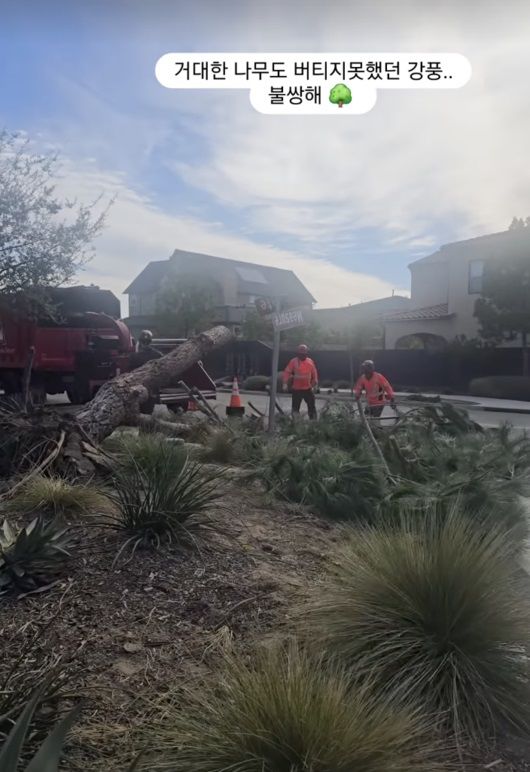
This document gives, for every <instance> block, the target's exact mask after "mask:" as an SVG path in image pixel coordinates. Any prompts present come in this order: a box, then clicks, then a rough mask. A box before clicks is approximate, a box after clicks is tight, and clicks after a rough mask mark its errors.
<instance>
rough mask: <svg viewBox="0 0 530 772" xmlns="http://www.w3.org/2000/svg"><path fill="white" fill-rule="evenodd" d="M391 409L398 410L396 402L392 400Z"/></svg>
mask: <svg viewBox="0 0 530 772" xmlns="http://www.w3.org/2000/svg"><path fill="white" fill-rule="evenodd" d="M390 407H391V408H392V410H395V409H396V400H395V399H391V400H390Z"/></svg>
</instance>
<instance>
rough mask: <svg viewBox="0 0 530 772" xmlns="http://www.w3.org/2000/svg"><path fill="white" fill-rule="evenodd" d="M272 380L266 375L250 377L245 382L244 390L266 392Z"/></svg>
mask: <svg viewBox="0 0 530 772" xmlns="http://www.w3.org/2000/svg"><path fill="white" fill-rule="evenodd" d="M270 380H271V379H270V378H268V377H267V376H266V375H250V376H249V377H248V378H246V379H245V380H244V381H243V389H245V391H265V390H266V388H267V386H268V385H269V384H270Z"/></svg>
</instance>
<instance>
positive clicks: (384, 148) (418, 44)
mask: <svg viewBox="0 0 530 772" xmlns="http://www.w3.org/2000/svg"><path fill="white" fill-rule="evenodd" d="M1 5H2V12H1V13H2V24H1V26H0V127H4V128H6V129H8V130H10V131H21V132H25V133H26V134H27V136H28V137H29V138H30V139H31V141H32V143H33V147H34V148H35V149H36V151H38V152H51V151H59V153H60V156H61V159H62V165H61V173H60V178H59V180H58V190H59V191H60V192H61V193H62V194H64V195H67V196H68V197H69V198H72V197H75V198H77V199H78V200H80V201H83V202H89V201H92V200H94V199H95V198H96V197H98V196H99V195H103V199H102V204H101V205H103V202H105V201H109V200H111V199H113V204H112V206H111V208H110V210H109V212H108V216H107V224H106V228H105V230H104V232H103V234H102V235H101V236H99V237H98V239H97V240H96V242H95V247H96V256H95V258H94V259H93V260H92V262H91V263H90V264H89V265H88V266H87V267H86V269H85V270H84V271H83V273H82V274H81V275H80V276H79V281H80V283H90V282H94V283H97V284H99V285H100V286H101V287H105V288H109V289H112V290H113V291H114V292H116V293H117V294H118V295H121V293H123V290H124V289H125V288H126V286H127V285H128V284H129V283H130V281H131V280H132V279H133V278H134V277H135V276H136V275H137V274H138V273H139V271H140V270H141V269H142V268H143V267H144V265H146V264H147V263H148V262H149V261H151V260H163V259H166V258H168V257H169V256H170V254H171V253H172V251H173V250H174V249H176V248H177V249H185V250H190V251H196V252H207V253H209V254H214V255H219V256H221V257H228V258H234V259H238V260H245V261H250V262H258V263H262V264H265V265H274V266H278V267H283V268H289V269H292V270H294V271H295V272H296V273H297V275H298V276H299V277H300V279H301V280H302V281H303V282H304V283H305V285H306V286H307V288H308V289H309V290H310V291H311V293H312V294H313V295H314V297H315V298H316V299H317V301H318V306H319V307H333V306H341V305H347V304H348V303H355V302H361V301H365V300H370V299H374V298H377V297H383V296H385V295H389V294H391V292H392V291H396V292H397V293H406V292H408V290H409V286H410V285H409V281H410V277H409V272H408V268H407V266H408V264H409V263H410V262H412V261H413V260H415V259H417V258H420V257H422V256H424V255H426V254H429V253H431V252H433V251H435V250H436V249H437V248H438V247H439V246H440V245H441V244H444V243H448V242H451V241H455V240H458V239H462V238H470V237H473V236H478V235H483V234H486V233H489V232H495V231H499V230H504V229H505V228H506V227H508V225H509V223H510V221H511V219H512V217H513V216H519V217H526V216H527V215H529V214H530V164H528V162H527V160H528V137H529V136H530V100H528V98H527V95H528V85H527V73H528V41H529V39H530V4H527V3H523V2H521V3H517V2H513V1H512V2H505V3H504V4H501V3H490V2H482V1H481V0H477V1H476V2H471V0H468V2H466V0H460V2H452V1H451V0H446V1H445V2H444V3H439V4H436V3H433V2H430V3H429V2H426V0H420V1H418V2H416V1H415V0H414V1H410V2H407V0H404V1H403V2H393V1H392V0H388V2H377V0H373V1H372V2H370V3H364V2H345V1H344V0H334V2H329V0H328V1H327V2H325V1H324V0H318V2H317V1H315V0H313V2H311V0H305V2H301V0H267V2H265V1H263V2H262V1H260V2H258V0H241V1H240V0H222V1H221V0H190V1H189V2H182V1H181V0H173V1H167V0H150V2H147V1H145V0H144V1H143V2H141V1H140V0H106V2H102V1H100V0H91V1H88V0H85V1H79V0H69V1H68V2H67V0H47V2H37V1H36V0H26V2H25V3H18V2H15V0H2V3H1ZM177 51H183V52H184V51H256V52H259V51H279V52H319V51H352V52H354V51H398V52H407V51H432V52H456V53H461V54H463V55H465V56H466V57H467V58H468V59H469V61H470V63H471V65H472V69H473V74H472V77H471V80H470V81H469V83H468V84H467V85H466V86H464V87H463V88H461V89H457V90H447V91H414V90H407V91H405V90H399V91H397V90H396V91H384V92H379V96H378V101H377V104H376V105H375V107H374V109H373V110H372V111H370V112H369V113H367V114H365V115H357V116H351V117H349V118H348V119H347V120H336V119H335V118H334V117H333V116H329V117H328V116H308V115H305V116H270V115H262V114H260V113H258V112H256V111H255V110H254V109H253V108H252V106H251V105H250V102H249V97H248V93H247V92H246V91H195V90H194V91H183V90H169V89H164V88H163V87H162V86H161V85H160V84H159V83H158V82H157V80H156V79H155V75H154V68H155V64H156V61H157V59H158V58H159V57H160V56H161V55H162V54H164V53H168V52H177ZM125 310H126V309H125Z"/></svg>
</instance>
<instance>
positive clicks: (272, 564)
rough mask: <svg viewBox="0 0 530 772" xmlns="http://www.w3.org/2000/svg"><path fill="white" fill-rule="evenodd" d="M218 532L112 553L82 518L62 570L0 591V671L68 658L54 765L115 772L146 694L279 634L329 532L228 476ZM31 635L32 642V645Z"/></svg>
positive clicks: (116, 537)
mask: <svg viewBox="0 0 530 772" xmlns="http://www.w3.org/2000/svg"><path fill="white" fill-rule="evenodd" d="M213 514H214V516H215V517H217V518H218V522H219V523H220V528H219V530H215V529H214V530H208V531H206V532H205V533H204V534H203V535H202V536H201V535H198V537H197V542H196V545H195V547H194V548H180V549H179V548H176V547H171V548H170V547H169V546H165V547H162V548H160V549H159V550H156V551H155V550H151V549H141V550H138V551H137V552H136V553H135V555H134V556H133V557H132V558H130V556H128V555H127V553H124V555H123V557H122V559H121V560H120V561H119V562H118V563H117V565H116V566H114V567H113V566H112V563H113V560H114V558H115V556H116V554H117V553H118V551H119V549H120V547H121V546H122V544H123V541H124V537H123V536H122V535H120V534H118V533H116V532H113V531H110V530H108V529H105V528H102V527H99V526H97V525H94V524H91V523H90V522H89V521H87V520H85V522H84V523H81V524H78V525H77V526H76V527H75V531H76V534H77V537H78V543H79V544H78V549H77V550H76V551H75V557H74V559H73V560H72V562H71V564H70V568H69V573H68V576H67V577H66V578H64V579H62V580H61V582H60V583H58V584H56V585H55V586H53V587H52V588H51V589H50V590H49V591H48V592H46V593H43V594H37V595H29V596H26V597H24V598H21V599H15V598H4V599H2V615H1V617H0V640H1V641H2V655H3V656H2V658H1V660H0V681H1V678H2V676H3V675H4V674H5V673H6V672H7V671H8V669H9V668H10V667H11V665H12V663H13V661H14V659H15V658H16V657H17V656H19V655H20V652H21V650H23V649H24V647H25V645H27V646H29V647H30V648H31V647H33V649H34V650H35V652H36V657H37V658H38V656H39V652H40V653H41V654H42V656H44V655H45V654H47V655H50V653H51V654H52V655H53V656H60V657H61V658H62V660H63V661H64V662H65V663H71V664H72V675H71V681H70V683H69V684H68V688H69V691H70V692H72V693H73V694H76V695H83V700H84V709H83V712H82V716H81V719H80V722H79V724H78V726H77V728H76V730H75V732H74V736H73V739H72V741H71V743H70V745H69V746H68V753H67V759H66V761H65V764H64V766H63V767H62V769H64V770H65V771H66V772H80V770H83V772H86V771H87V770H88V772H103V770H104V771H105V772H109V771H110V772H121V770H123V769H125V768H126V766H127V763H128V762H130V760H131V758H132V756H133V748H132V747H131V739H130V738H131V732H134V729H135V726H137V725H138V724H139V723H141V722H142V718H143V717H144V715H145V709H146V704H148V702H149V701H150V700H153V699H156V698H157V696H159V695H161V694H164V693H165V692H166V691H167V688H168V685H171V684H178V683H179V682H183V683H185V682H186V681H188V680H189V679H190V677H196V676H200V675H207V674H208V672H211V669H212V668H213V667H215V665H216V662H217V661H218V658H219V656H220V654H221V653H222V652H223V650H224V649H225V648H226V646H227V645H236V646H237V647H239V648H243V649H244V648H245V647H249V648H250V647H251V646H253V645H255V644H256V642H258V643H259V642H261V643H263V644H266V643H267V642H269V641H271V640H274V639H277V638H279V637H282V636H284V635H287V634H289V632H290V630H291V629H292V624H291V623H292V614H293V609H294V608H295V607H296V604H297V602H298V601H300V600H302V599H303V597H304V594H305V591H306V588H308V587H310V586H311V585H313V584H314V583H315V582H316V581H318V579H319V577H320V576H321V575H322V573H323V571H324V566H325V562H326V560H327V555H328V554H329V552H330V549H331V546H332V544H333V542H335V541H337V540H338V539H340V532H339V531H337V530H336V529H334V528H333V527H332V526H330V525H328V524H327V523H325V522H323V521H321V520H319V519H317V518H314V517H313V516H311V515H310V514H308V513H305V512H304V511H302V510H301V509H299V508H293V507H291V508H288V507H285V506H283V505H280V504H278V503H271V502H270V501H269V500H268V499H266V498H265V497H264V495H263V493H262V492H261V491H260V490H259V489H258V488H257V487H256V488H254V487H249V488H246V489H245V490H242V489H241V488H238V487H237V486H236V485H234V487H233V488H232V489H231V491H230V492H229V494H228V495H227V497H226V498H225V500H224V502H223V509H222V511H221V512H218V513H213ZM35 641H36V645H35ZM474 769H475V770H477V771H478V770H483V769H490V770H493V772H525V771H526V772H528V770H530V746H529V745H528V744H526V743H523V742H522V741H521V740H516V739H508V740H506V741H505V742H504V743H503V744H502V746H501V747H500V749H499V750H497V752H493V753H492V754H490V755H489V756H488V757H487V758H486V759H485V760H484V761H482V762H481V763H480V764H479V765H477V766H476V767H475V768H474Z"/></svg>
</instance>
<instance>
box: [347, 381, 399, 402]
mask: <svg viewBox="0 0 530 772" xmlns="http://www.w3.org/2000/svg"><path fill="white" fill-rule="evenodd" d="M363 391H365V392H366V398H367V400H368V404H369V405H382V404H383V402H384V398H385V394H386V396H387V397H388V399H393V398H394V389H393V388H392V386H391V385H390V383H389V382H388V381H387V379H386V378H385V376H384V375H381V373H374V374H373V375H372V377H371V378H367V377H366V376H365V375H361V377H360V378H359V380H358V381H357V383H356V384H355V396H356V397H357V399H359V398H360V396H361V394H362V393H363Z"/></svg>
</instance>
